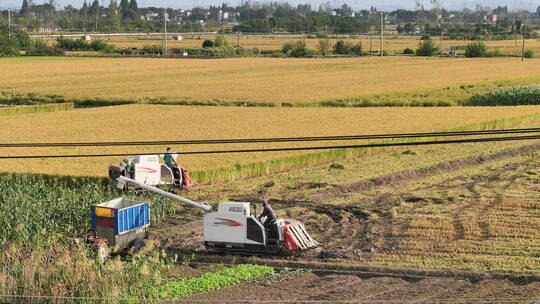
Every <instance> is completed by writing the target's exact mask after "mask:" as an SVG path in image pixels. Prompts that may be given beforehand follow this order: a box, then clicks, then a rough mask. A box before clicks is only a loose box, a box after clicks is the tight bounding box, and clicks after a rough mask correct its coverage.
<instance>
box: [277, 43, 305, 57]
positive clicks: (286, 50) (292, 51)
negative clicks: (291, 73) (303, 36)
mask: <svg viewBox="0 0 540 304" xmlns="http://www.w3.org/2000/svg"><path fill="white" fill-rule="evenodd" d="M281 51H282V52H283V54H285V55H286V56H288V57H307V56H310V55H312V53H311V52H310V51H309V50H308V48H307V46H306V42H305V41H304V40H300V41H296V42H287V43H285V44H284V45H283V47H282V48H281Z"/></svg>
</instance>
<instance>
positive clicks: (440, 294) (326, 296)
mask: <svg viewBox="0 0 540 304" xmlns="http://www.w3.org/2000/svg"><path fill="white" fill-rule="evenodd" d="M539 295H540V283H531V284H528V285H524V286H518V285H514V284H513V283H511V282H508V281H503V280H485V281H481V282H478V283H472V282H470V281H467V280H461V279H452V278H430V279H423V280H420V281H405V280H402V279H397V278H386V277H380V278H368V279H361V278H359V277H357V276H353V275H339V274H331V275H324V274H315V273H308V274H306V275H304V276H302V277H299V278H295V279H290V280H287V281H283V282H279V283H276V284H272V285H270V286H266V285H262V284H240V285H237V286H234V287H231V288H226V289H222V290H218V291H214V292H208V293H203V294H199V295H197V296H196V297H193V298H189V299H187V300H190V299H191V300H195V299H196V300H209V301H211V303H223V302H222V301H224V300H226V301H236V302H243V303H256V302H257V301H269V302H268V303H272V301H275V302H274V303H278V302H280V303H302V302H305V303H307V302H308V301H320V302H317V303H335V302H336V301H348V302H357V303H380V302H383V303H388V302H391V303H413V302H414V303H436V302H444V303H473V302H478V301H484V302H486V301H488V302H489V301H490V300H491V301H493V302H501V301H502V302H504V303H532V302H534V301H535V300H536V298H537V297H539Z"/></svg>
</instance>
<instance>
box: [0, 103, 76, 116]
mask: <svg viewBox="0 0 540 304" xmlns="http://www.w3.org/2000/svg"><path fill="white" fill-rule="evenodd" d="M74 108H75V104H73V103H72V102H67V103H54V104H37V105H28V106H14V107H5V108H0V116H8V115H22V114H30V113H40V112H56V111H69V110H73V109H74Z"/></svg>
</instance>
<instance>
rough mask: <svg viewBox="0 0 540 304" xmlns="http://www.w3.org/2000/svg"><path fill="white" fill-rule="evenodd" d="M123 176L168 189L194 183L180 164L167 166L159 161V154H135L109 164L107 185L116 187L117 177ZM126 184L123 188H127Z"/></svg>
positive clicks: (188, 185)
mask: <svg viewBox="0 0 540 304" xmlns="http://www.w3.org/2000/svg"><path fill="white" fill-rule="evenodd" d="M120 176H125V177H127V178H129V179H133V180H135V181H137V182H138V183H139V184H144V185H149V186H156V187H158V186H159V187H169V190H174V189H184V188H190V187H192V186H193V185H194V184H195V183H194V182H193V181H192V180H191V178H189V175H188V174H187V171H186V170H185V169H184V168H182V167H180V166H171V167H169V166H167V165H165V164H161V163H160V162H159V155H137V156H131V157H126V158H124V161H123V163H121V164H110V165H109V185H110V187H111V188H117V187H118V184H117V179H118V178H119V177H120ZM127 189H128V188H127V185H126V187H125V188H124V190H127Z"/></svg>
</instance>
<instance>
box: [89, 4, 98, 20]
mask: <svg viewBox="0 0 540 304" xmlns="http://www.w3.org/2000/svg"><path fill="white" fill-rule="evenodd" d="M99 13H100V12H99V0H94V2H92V5H91V6H90V10H89V11H88V14H89V15H90V16H92V17H95V16H96V15H99Z"/></svg>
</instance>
